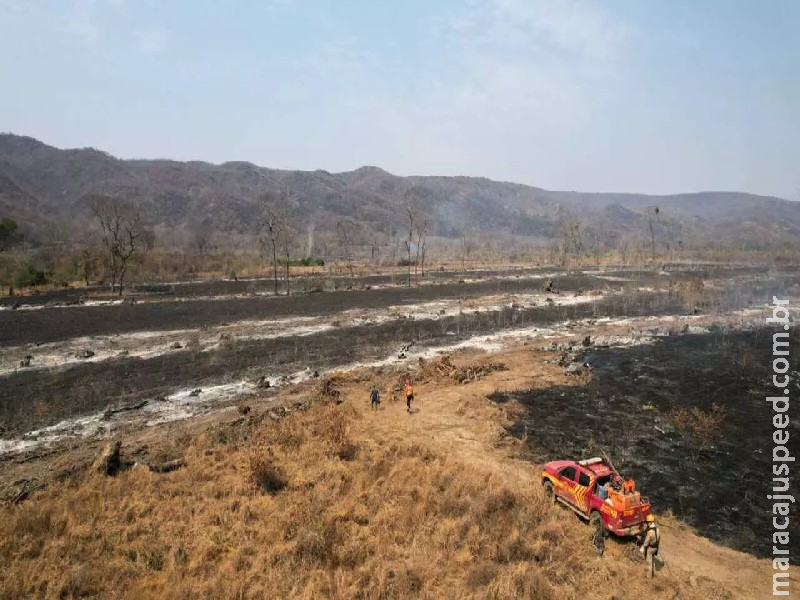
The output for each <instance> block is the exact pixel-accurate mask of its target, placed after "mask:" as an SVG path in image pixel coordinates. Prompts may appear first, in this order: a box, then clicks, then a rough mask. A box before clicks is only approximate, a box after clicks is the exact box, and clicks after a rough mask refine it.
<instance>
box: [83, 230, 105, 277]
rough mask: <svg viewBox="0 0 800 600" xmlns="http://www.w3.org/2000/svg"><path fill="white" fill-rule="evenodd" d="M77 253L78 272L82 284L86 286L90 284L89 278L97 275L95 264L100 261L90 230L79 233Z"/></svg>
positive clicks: (92, 233)
mask: <svg viewBox="0 0 800 600" xmlns="http://www.w3.org/2000/svg"><path fill="white" fill-rule="evenodd" d="M78 251H79V259H78V261H79V262H78V267H79V269H80V271H79V272H80V274H81V277H82V279H83V281H84V283H85V284H86V285H87V286H88V285H89V284H90V283H91V278H92V277H94V276H95V275H96V274H97V263H98V262H99V261H100V258H99V256H98V248H97V241H96V238H95V234H94V232H92V231H91V230H90V229H85V230H84V231H83V232H82V233H81V237H80V240H79V242H78Z"/></svg>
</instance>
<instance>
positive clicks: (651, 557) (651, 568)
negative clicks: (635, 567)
mask: <svg viewBox="0 0 800 600" xmlns="http://www.w3.org/2000/svg"><path fill="white" fill-rule="evenodd" d="M660 541H661V532H659V530H658V526H657V525H656V519H655V517H653V515H647V529H646V530H645V533H644V539H643V540H642V545H641V546H640V547H639V552H641V553H642V556H644V557H645V558H646V559H647V576H648V577H653V574H654V573H655V557H656V556H658V544H659V542H660Z"/></svg>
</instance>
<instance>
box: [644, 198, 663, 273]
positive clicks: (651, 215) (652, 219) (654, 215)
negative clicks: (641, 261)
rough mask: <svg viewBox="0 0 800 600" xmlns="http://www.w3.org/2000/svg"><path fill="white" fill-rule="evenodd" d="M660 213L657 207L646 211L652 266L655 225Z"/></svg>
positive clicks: (654, 252)
mask: <svg viewBox="0 0 800 600" xmlns="http://www.w3.org/2000/svg"><path fill="white" fill-rule="evenodd" d="M660 213H661V210H659V208H658V207H657V206H652V207H650V208H648V209H647V227H648V229H649V230H650V256H651V257H652V259H653V264H655V262H656V225H657V224H658V216H659V214H660Z"/></svg>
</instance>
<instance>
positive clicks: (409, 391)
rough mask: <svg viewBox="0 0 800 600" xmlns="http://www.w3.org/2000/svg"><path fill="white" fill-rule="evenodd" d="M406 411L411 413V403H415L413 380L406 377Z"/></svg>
mask: <svg viewBox="0 0 800 600" xmlns="http://www.w3.org/2000/svg"><path fill="white" fill-rule="evenodd" d="M405 391H406V411H408V412H411V403H412V402H413V401H414V388H413V387H412V386H411V378H410V377H406V387H405Z"/></svg>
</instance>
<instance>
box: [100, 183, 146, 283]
mask: <svg viewBox="0 0 800 600" xmlns="http://www.w3.org/2000/svg"><path fill="white" fill-rule="evenodd" d="M89 206H90V208H91V210H92V213H93V214H94V216H95V218H96V219H97V222H98V224H99V225H100V231H101V236H102V242H103V247H104V249H105V253H106V266H107V267H108V270H109V273H110V274H111V291H112V292H113V291H114V288H115V287H116V286H119V295H120V296H121V295H122V289H123V284H124V281H125V274H126V272H127V270H128V266H129V263H130V261H131V259H132V258H134V257H135V256H137V255H141V254H143V253H145V252H147V250H149V249H150V248H151V247H152V245H153V233H152V231H150V230H149V229H148V228H147V227H146V226H145V224H144V222H143V220H142V217H141V215H140V214H139V212H138V211H137V210H136V208H135V207H134V206H133V204H131V203H130V202H128V201H127V200H122V199H120V198H112V197H109V196H92V197H90V198H89Z"/></svg>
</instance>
